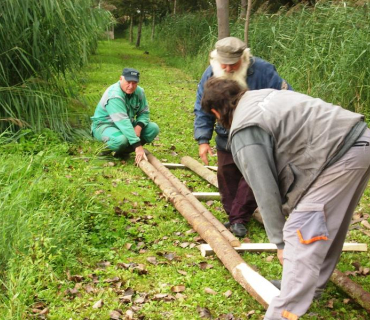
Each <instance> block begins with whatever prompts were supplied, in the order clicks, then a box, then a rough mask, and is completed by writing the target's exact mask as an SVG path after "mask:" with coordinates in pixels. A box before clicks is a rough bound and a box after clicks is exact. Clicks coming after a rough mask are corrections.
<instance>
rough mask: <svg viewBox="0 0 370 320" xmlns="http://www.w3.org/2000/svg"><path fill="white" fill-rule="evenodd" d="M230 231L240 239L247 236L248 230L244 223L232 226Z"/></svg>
mask: <svg viewBox="0 0 370 320" xmlns="http://www.w3.org/2000/svg"><path fill="white" fill-rule="evenodd" d="M230 231H231V232H232V233H233V234H234V235H235V236H236V237H238V238H244V237H245V235H246V234H247V228H246V227H245V226H244V224H242V223H233V224H231V225H230Z"/></svg>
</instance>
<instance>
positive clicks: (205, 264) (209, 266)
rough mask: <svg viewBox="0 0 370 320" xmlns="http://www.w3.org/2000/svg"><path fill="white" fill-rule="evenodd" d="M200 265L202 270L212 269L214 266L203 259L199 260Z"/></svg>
mask: <svg viewBox="0 0 370 320" xmlns="http://www.w3.org/2000/svg"><path fill="white" fill-rule="evenodd" d="M199 267H200V268H201V269H202V270H205V269H212V268H213V265H211V264H208V263H207V262H205V261H202V262H199Z"/></svg>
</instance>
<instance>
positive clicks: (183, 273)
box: [177, 270, 188, 276]
mask: <svg viewBox="0 0 370 320" xmlns="http://www.w3.org/2000/svg"><path fill="white" fill-rule="evenodd" d="M177 272H178V273H180V274H182V275H183V276H186V275H187V274H188V273H187V272H186V271H182V270H177Z"/></svg>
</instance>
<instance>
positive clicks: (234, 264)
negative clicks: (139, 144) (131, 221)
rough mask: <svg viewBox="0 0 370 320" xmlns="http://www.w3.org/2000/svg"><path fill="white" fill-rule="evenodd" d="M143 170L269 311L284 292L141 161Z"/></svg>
mask: <svg viewBox="0 0 370 320" xmlns="http://www.w3.org/2000/svg"><path fill="white" fill-rule="evenodd" d="M139 167H140V168H141V169H142V170H143V171H144V172H145V173H146V174H147V175H148V176H149V177H150V178H151V179H152V180H153V181H154V182H155V183H156V184H157V185H158V186H159V188H160V189H161V190H162V192H163V194H164V195H165V196H166V198H167V199H168V200H170V201H171V203H172V204H173V205H174V206H175V208H176V209H177V210H178V211H179V212H180V213H181V214H182V215H183V217H184V218H185V219H186V220H187V221H188V222H189V224H190V225H191V226H192V227H193V229H194V230H195V231H197V232H198V234H199V235H200V236H201V237H202V238H203V239H204V240H205V241H206V242H207V243H209V244H210V246H211V247H212V248H213V249H214V251H215V253H216V255H217V257H218V258H219V259H220V260H221V261H222V263H223V264H224V266H225V267H226V268H227V269H228V270H229V271H230V273H231V274H232V276H233V277H234V279H235V280H236V281H237V282H238V283H239V284H240V285H241V286H242V287H243V288H244V289H246V290H247V291H248V293H249V294H250V295H251V296H252V297H253V298H255V299H256V300H257V301H258V302H259V303H260V304H261V305H262V306H263V307H264V308H267V307H268V305H269V304H270V303H271V301H272V299H273V298H274V297H275V296H277V295H279V294H280V290H278V289H277V288H276V287H275V286H274V285H273V284H272V283H270V282H269V281H268V280H267V279H265V278H264V277H262V276H261V275H260V274H259V273H257V272H256V271H254V270H253V269H252V268H251V267H249V266H248V265H247V264H246V263H245V261H244V260H243V259H242V258H241V257H240V255H239V254H238V253H237V252H236V251H235V250H234V249H233V247H232V246H231V245H230V244H229V242H228V241H227V240H226V239H225V238H224V237H223V236H222V235H221V233H220V232H219V231H217V229H216V228H215V227H214V226H213V225H212V224H211V223H210V222H209V221H208V220H207V219H206V218H204V217H203V216H202V215H201V214H200V213H199V212H197V211H196V210H194V207H193V206H192V205H191V204H190V202H189V200H187V199H186V198H185V197H184V196H183V195H182V194H180V192H179V191H178V190H177V189H176V188H175V187H174V186H173V185H172V184H171V182H170V181H169V180H167V179H166V178H165V176H164V175H162V174H161V173H160V172H159V171H158V170H157V169H155V168H154V167H153V166H152V165H151V164H150V163H149V162H148V161H146V160H142V161H140V163H139Z"/></svg>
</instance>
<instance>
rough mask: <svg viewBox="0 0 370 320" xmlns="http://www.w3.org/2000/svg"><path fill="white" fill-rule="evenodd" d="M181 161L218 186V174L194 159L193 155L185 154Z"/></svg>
mask: <svg viewBox="0 0 370 320" xmlns="http://www.w3.org/2000/svg"><path fill="white" fill-rule="evenodd" d="M181 163H182V164H183V165H184V166H186V167H188V168H189V169H191V170H193V171H194V172H195V173H196V174H198V175H199V176H201V177H202V178H203V179H205V180H207V181H208V182H209V183H210V184H212V185H214V186H215V187H216V188H218V181H217V176H216V175H215V174H214V173H213V172H212V171H211V170H209V169H207V168H205V167H204V166H203V165H202V164H200V163H199V162H198V161H197V160H194V159H193V158H192V157H189V156H185V157H182V158H181Z"/></svg>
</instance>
